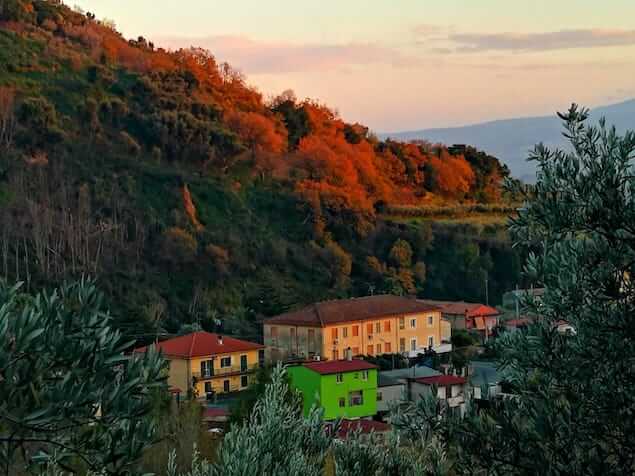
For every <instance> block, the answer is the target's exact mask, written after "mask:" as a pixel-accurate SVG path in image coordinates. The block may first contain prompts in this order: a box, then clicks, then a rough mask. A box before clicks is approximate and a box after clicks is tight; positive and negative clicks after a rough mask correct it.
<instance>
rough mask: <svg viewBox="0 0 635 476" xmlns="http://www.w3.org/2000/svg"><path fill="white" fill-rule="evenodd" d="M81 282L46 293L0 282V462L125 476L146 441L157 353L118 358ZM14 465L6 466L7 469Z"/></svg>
mask: <svg viewBox="0 0 635 476" xmlns="http://www.w3.org/2000/svg"><path fill="white" fill-rule="evenodd" d="M110 325H111V318H110V316H109V315H108V314H107V313H105V312H104V310H103V305H102V296H101V294H100V293H99V292H98V291H97V290H96V288H95V286H94V284H93V283H92V282H91V281H88V280H82V281H81V282H78V283H73V284H68V285H64V286H62V287H60V288H59V289H57V290H54V291H52V292H45V291H42V292H40V293H38V294H35V295H33V294H26V293H21V292H20V286H19V285H17V286H14V287H8V286H6V285H3V284H1V283H0V342H1V343H2V345H0V464H1V465H2V467H1V470H2V472H3V473H5V474H9V473H10V472H12V471H14V470H16V471H17V470H18V469H19V468H16V466H15V465H17V464H20V465H21V466H23V467H25V468H26V469H33V468H34V467H35V466H38V465H46V464H47V463H48V462H50V461H55V463H56V467H59V468H61V469H63V470H65V471H81V472H86V471H89V470H90V471H95V472H100V473H103V474H127V473H128V472H129V471H131V469H130V468H131V465H132V464H133V463H134V461H135V460H137V458H138V457H139V456H140V455H141V453H142V451H143V450H144V449H145V448H146V447H147V446H148V445H149V444H150V443H151V442H152V441H153V438H154V423H153V422H152V420H151V418H150V415H149V412H150V411H151V409H152V408H153V402H154V401H155V398H154V395H155V394H156V389H159V388H164V386H165V376H164V375H165V371H164V367H165V365H164V360H163V359H162V357H161V356H160V355H159V354H157V353H155V352H147V353H145V354H143V355H142V356H137V355H135V356H132V357H130V356H126V355H124V351H125V350H126V349H128V348H130V346H131V344H132V343H131V342H127V341H126V340H124V339H123V338H122V336H121V334H119V332H117V331H114V330H113V329H112V328H111V327H110ZM12 465H13V466H12Z"/></svg>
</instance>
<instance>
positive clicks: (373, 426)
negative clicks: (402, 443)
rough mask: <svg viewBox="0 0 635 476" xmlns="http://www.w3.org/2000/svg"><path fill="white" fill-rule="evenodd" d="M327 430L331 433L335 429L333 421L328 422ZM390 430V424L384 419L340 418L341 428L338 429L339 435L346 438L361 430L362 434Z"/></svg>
mask: <svg viewBox="0 0 635 476" xmlns="http://www.w3.org/2000/svg"><path fill="white" fill-rule="evenodd" d="M325 426H326V428H327V431H328V432H329V433H330V432H331V431H332V429H333V423H326V425H325ZM389 430H390V425H389V424H388V423H384V422H383V421H374V420H340V425H339V428H338V429H337V437H338V438H341V439H345V438H347V437H348V435H349V434H351V433H353V432H355V431H360V432H361V433H362V434H368V433H370V432H371V431H372V432H374V433H383V432H386V431H389Z"/></svg>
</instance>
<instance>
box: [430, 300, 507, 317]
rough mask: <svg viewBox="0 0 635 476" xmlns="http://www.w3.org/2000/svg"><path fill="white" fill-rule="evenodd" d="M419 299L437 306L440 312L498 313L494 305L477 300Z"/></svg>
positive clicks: (464, 313)
mask: <svg viewBox="0 0 635 476" xmlns="http://www.w3.org/2000/svg"><path fill="white" fill-rule="evenodd" d="M420 301H421V302H424V303H426V304H429V305H431V306H438V307H439V308H441V312H442V313H443V314H451V315H457V316H466V317H475V316H498V315H500V312H499V310H498V309H496V308H495V307H492V306H487V305H485V304H481V303H478V302H464V301H435V300H432V299H420Z"/></svg>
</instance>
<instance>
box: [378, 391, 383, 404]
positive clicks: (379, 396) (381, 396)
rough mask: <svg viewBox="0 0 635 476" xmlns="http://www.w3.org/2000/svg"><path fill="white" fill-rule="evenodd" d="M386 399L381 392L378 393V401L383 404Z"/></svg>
mask: <svg viewBox="0 0 635 476" xmlns="http://www.w3.org/2000/svg"><path fill="white" fill-rule="evenodd" d="M383 399H384V397H383V395H382V394H381V392H377V401H378V402H381V401H382V400H383Z"/></svg>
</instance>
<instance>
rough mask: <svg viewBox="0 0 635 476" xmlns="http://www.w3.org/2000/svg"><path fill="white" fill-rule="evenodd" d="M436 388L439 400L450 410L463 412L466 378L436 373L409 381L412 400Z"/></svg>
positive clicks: (466, 394)
mask: <svg viewBox="0 0 635 476" xmlns="http://www.w3.org/2000/svg"><path fill="white" fill-rule="evenodd" d="M433 388H436V391H437V398H438V399H439V401H440V402H441V403H443V404H445V405H447V407H448V408H449V409H450V411H452V412H458V413H459V415H461V416H463V415H464V414H465V403H466V401H467V399H468V392H467V380H466V379H465V378H464V377H457V376H455V375H436V376H432V377H422V378H417V379H415V380H414V381H413V382H412V383H411V388H410V393H411V398H412V400H413V401H416V400H417V399H419V398H420V397H422V396H424V395H429V394H430V392H432V389H433Z"/></svg>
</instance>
